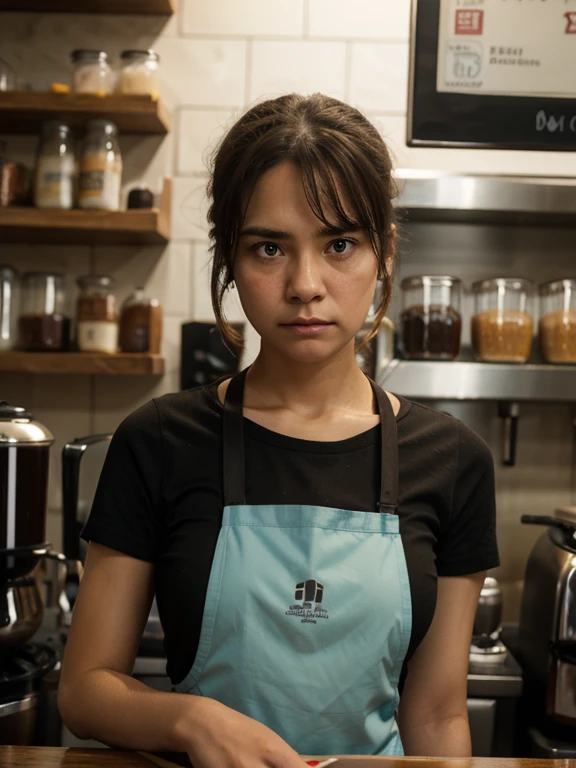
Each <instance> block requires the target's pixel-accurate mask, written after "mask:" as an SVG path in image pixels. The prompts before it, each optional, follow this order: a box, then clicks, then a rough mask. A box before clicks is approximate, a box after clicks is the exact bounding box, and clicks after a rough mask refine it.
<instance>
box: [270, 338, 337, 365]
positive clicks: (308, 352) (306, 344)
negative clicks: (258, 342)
mask: <svg viewBox="0 0 576 768" xmlns="http://www.w3.org/2000/svg"><path fill="white" fill-rule="evenodd" d="M344 346H345V344H342V345H337V344H334V342H332V343H326V341H325V340H321V339H318V340H317V339H302V340H299V341H297V342H296V343H293V344H283V345H282V346H277V347H276V350H277V353H280V354H281V355H282V356H284V357H286V358H287V359H288V360H291V361H293V362H295V363H324V362H326V361H327V360H331V359H332V358H334V357H335V356H336V355H339V354H340V353H341V352H342V349H343V347H344Z"/></svg>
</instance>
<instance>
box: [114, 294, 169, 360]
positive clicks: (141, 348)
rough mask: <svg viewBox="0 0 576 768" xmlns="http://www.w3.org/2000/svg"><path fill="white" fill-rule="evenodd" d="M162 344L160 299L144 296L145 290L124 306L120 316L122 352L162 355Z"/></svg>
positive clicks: (134, 295) (128, 300)
mask: <svg viewBox="0 0 576 768" xmlns="http://www.w3.org/2000/svg"><path fill="white" fill-rule="evenodd" d="M161 342H162V307H161V306H160V302H159V301H158V299H150V298H148V297H146V296H145V295H144V290H143V288H137V289H136V292H135V293H134V294H133V295H132V296H130V298H128V299H127V300H126V301H125V302H124V304H123V305H122V313H121V315H120V350H121V352H150V353H151V354H153V355H159V354H160V346H161Z"/></svg>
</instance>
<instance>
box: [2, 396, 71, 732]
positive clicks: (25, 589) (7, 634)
mask: <svg viewBox="0 0 576 768" xmlns="http://www.w3.org/2000/svg"><path fill="white" fill-rule="evenodd" d="M53 442H54V438H53V437H52V435H51V433H50V432H49V431H48V429H46V427H44V426H43V425H42V424H40V423H39V422H37V421H34V418H33V417H32V415H31V414H30V413H28V412H27V411H25V410H24V409H23V408H18V407H13V406H11V405H9V404H8V403H6V402H5V401H0V743H1V744H34V743H35V738H36V734H37V728H38V721H39V718H38V713H39V711H40V708H41V696H40V692H41V687H42V681H43V678H44V677H45V675H47V674H48V673H49V672H50V670H52V668H53V667H54V666H55V665H56V662H57V652H56V651H55V650H54V648H52V647H50V646H49V645H47V644H42V643H32V642H30V640H31V638H32V637H33V636H34V635H35V634H36V632H37V630H38V629H39V627H40V624H41V623H42V618H43V614H44V605H43V602H42V596H41V593H40V590H39V587H38V581H37V577H36V570H37V566H38V564H39V563H40V561H41V560H43V559H44V558H49V559H52V560H56V561H60V562H64V560H65V558H64V555H61V554H59V553H57V552H54V551H53V549H52V547H51V545H50V543H49V542H47V541H46V503H47V493H48V465H49V453H50V446H51V445H52V444H53Z"/></svg>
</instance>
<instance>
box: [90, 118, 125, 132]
mask: <svg viewBox="0 0 576 768" xmlns="http://www.w3.org/2000/svg"><path fill="white" fill-rule="evenodd" d="M86 130H87V131H88V132H90V131H103V132H104V133H106V134H107V135H109V136H112V135H116V134H117V133H118V128H117V127H116V124H115V123H113V122H111V121H110V120H101V119H99V120H88V122H87V123H86Z"/></svg>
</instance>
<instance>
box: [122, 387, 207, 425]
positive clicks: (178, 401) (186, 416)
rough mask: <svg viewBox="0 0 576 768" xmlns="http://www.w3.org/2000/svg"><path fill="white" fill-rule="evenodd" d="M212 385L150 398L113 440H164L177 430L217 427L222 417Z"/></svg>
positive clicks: (123, 422) (126, 420) (127, 420)
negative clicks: (146, 438) (120, 438)
mask: <svg viewBox="0 0 576 768" xmlns="http://www.w3.org/2000/svg"><path fill="white" fill-rule="evenodd" d="M216 386H217V385H215V384H205V385H203V386H198V387H193V388H192V389H185V390H182V391H180V392H170V393H167V394H165V395H161V396H159V397H155V398H152V399H151V400H149V401H148V402H147V403H145V404H144V405H142V406H140V407H139V408H137V409H136V410H134V411H132V413H130V414H129V415H128V416H126V417H125V418H124V420H123V421H122V422H121V423H120V425H119V427H118V429H117V430H116V433H115V436H116V437H119V436H124V437H134V436H136V435H140V436H150V437H157V436H159V435H162V436H166V435H169V434H170V433H172V432H174V431H175V430H176V431H177V430H178V429H179V428H180V427H184V428H185V429H190V428H191V427H194V426H196V427H209V426H210V425H214V426H216V424H217V422H218V420H219V418H220V416H221V413H220V408H219V402H218V396H217V394H216Z"/></svg>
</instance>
